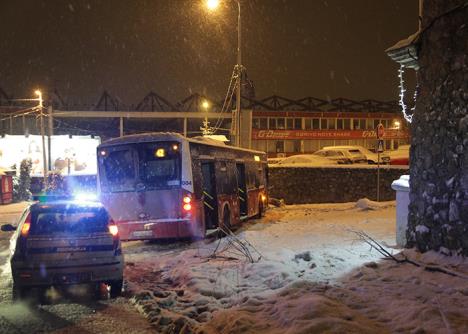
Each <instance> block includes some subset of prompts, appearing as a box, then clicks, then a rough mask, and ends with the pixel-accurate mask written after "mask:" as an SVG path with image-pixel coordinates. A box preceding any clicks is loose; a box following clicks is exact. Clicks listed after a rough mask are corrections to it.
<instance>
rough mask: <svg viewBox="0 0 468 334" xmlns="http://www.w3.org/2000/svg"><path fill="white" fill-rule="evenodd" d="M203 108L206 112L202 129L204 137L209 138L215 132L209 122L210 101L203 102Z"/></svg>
mask: <svg viewBox="0 0 468 334" xmlns="http://www.w3.org/2000/svg"><path fill="white" fill-rule="evenodd" d="M201 106H202V108H203V109H204V110H205V113H206V115H205V120H204V121H203V126H202V127H201V128H200V130H201V131H202V134H203V136H209V135H212V134H213V130H212V128H211V127H210V122H208V110H209V108H210V106H211V104H210V102H208V100H203V102H202V103H201Z"/></svg>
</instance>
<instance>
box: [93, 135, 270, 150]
mask: <svg viewBox="0 0 468 334" xmlns="http://www.w3.org/2000/svg"><path fill="white" fill-rule="evenodd" d="M171 140H175V141H177V142H183V141H187V142H189V143H195V144H202V145H208V146H214V147H218V148H226V149H232V150H240V151H245V152H250V153H254V154H262V155H264V154H266V153H265V152H261V151H255V150H251V149H247V148H240V147H234V146H229V145H226V144H225V143H223V142H221V141H218V140H215V139H212V138H205V137H201V136H200V137H193V138H187V137H185V136H183V135H181V134H180V133H176V132H148V133H140V134H134V135H127V136H123V137H119V138H113V139H110V140H108V141H105V142H104V143H102V144H101V145H99V148H102V147H109V146H115V145H124V144H133V143H146V142H152V141H171Z"/></svg>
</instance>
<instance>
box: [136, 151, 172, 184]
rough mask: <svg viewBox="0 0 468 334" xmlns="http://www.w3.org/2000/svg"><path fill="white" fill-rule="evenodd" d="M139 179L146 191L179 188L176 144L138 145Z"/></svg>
mask: <svg viewBox="0 0 468 334" xmlns="http://www.w3.org/2000/svg"><path fill="white" fill-rule="evenodd" d="M138 166H139V179H140V181H141V182H142V183H144V185H145V188H146V189H162V188H172V187H174V186H176V187H177V186H180V153H179V144H178V143H169V142H157V143H147V144H140V145H138Z"/></svg>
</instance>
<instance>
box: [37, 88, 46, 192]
mask: <svg viewBox="0 0 468 334" xmlns="http://www.w3.org/2000/svg"><path fill="white" fill-rule="evenodd" d="M34 94H36V95H37V101H38V102H39V106H38V108H39V113H40V114H39V116H40V122H41V123H40V125H41V137H42V173H43V174H44V188H47V160H46V159H47V156H46V144H45V133H44V110H43V109H44V101H43V99H42V92H41V91H40V90H39V89H37V90H36V91H35V92H34Z"/></svg>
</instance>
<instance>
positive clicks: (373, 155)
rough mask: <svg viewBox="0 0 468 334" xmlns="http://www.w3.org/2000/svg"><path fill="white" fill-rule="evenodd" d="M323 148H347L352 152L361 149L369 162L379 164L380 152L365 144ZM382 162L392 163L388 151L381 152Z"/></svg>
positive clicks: (326, 147)
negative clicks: (373, 150) (375, 151)
mask: <svg viewBox="0 0 468 334" xmlns="http://www.w3.org/2000/svg"><path fill="white" fill-rule="evenodd" d="M323 149H344V150H347V151H348V152H350V153H353V152H355V153H356V151H359V152H360V153H361V154H363V155H364V156H365V157H366V159H367V163H368V164H377V161H378V154H377V153H374V152H372V151H371V150H369V149H367V148H365V147H364V146H358V145H355V146H351V145H349V146H325V147H324V148H323ZM380 163H381V164H389V163H390V155H388V154H386V153H381V154H380Z"/></svg>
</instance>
